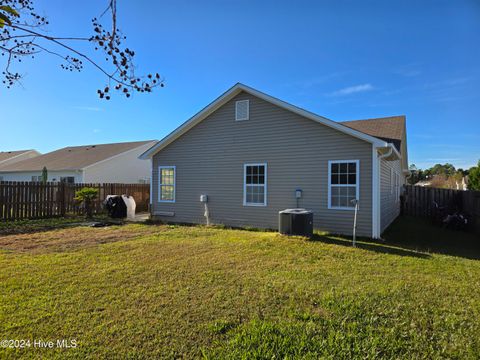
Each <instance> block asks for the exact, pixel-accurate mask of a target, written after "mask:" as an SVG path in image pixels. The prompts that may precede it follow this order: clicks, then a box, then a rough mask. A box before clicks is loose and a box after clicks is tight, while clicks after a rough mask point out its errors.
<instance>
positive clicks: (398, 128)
mask: <svg viewBox="0 0 480 360" xmlns="http://www.w3.org/2000/svg"><path fill="white" fill-rule="evenodd" d="M340 123H341V124H343V125H345V126H348V127H349V128H351V129H355V130H358V131H361V132H363V133H365V134H368V135H371V136H375V137H376V138H379V139H382V140H385V141H386V142H389V143H393V144H394V145H395V147H396V148H397V150H398V151H401V150H400V149H401V144H402V139H403V135H404V132H405V116H404V115H400V116H389V117H383V118H374V119H365V120H352V121H342V122H340Z"/></svg>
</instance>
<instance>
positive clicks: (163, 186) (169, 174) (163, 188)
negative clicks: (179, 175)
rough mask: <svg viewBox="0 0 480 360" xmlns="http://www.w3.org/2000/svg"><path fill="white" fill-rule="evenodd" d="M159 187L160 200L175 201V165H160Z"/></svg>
mask: <svg viewBox="0 0 480 360" xmlns="http://www.w3.org/2000/svg"><path fill="white" fill-rule="evenodd" d="M158 187H159V192H158V201H159V202H175V166H160V167H159V170H158Z"/></svg>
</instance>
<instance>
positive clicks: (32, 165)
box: [0, 140, 156, 172]
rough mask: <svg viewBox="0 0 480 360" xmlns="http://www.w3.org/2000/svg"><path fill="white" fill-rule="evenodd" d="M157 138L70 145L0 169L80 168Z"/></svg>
mask: <svg viewBox="0 0 480 360" xmlns="http://www.w3.org/2000/svg"><path fill="white" fill-rule="evenodd" d="M155 141H156V140H148V141H134V142H124V143H114V144H98V145H83V146H69V147H65V148H63V149H59V150H55V151H52V152H49V153H47V154H43V155H40V156H37V157H35V158H32V159H26V160H22V161H19V162H16V163H13V164H9V165H6V166H4V167H2V168H0V171H7V172H14V171H39V170H42V169H43V167H44V166H45V167H46V168H47V169H48V170H52V171H58V170H80V169H83V168H85V167H87V166H90V165H93V164H96V163H98V162H100V161H103V160H107V159H109V158H111V157H113V156H116V155H120V154H122V153H124V152H127V151H129V150H133V149H135V148H138V147H139V146H142V145H146V144H149V143H152V144H153V143H154V142H155Z"/></svg>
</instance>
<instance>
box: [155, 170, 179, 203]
mask: <svg viewBox="0 0 480 360" xmlns="http://www.w3.org/2000/svg"><path fill="white" fill-rule="evenodd" d="M162 169H173V200H162V191H161V189H160V187H161V186H162V183H161V182H160V178H161V175H160V171H161V170H162ZM176 198H177V167H176V166H175V165H161V166H159V167H158V202H159V203H174V202H175V200H176Z"/></svg>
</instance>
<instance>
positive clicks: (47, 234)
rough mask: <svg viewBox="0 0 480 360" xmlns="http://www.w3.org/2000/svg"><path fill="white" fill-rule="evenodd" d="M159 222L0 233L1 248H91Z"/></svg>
mask: <svg viewBox="0 0 480 360" xmlns="http://www.w3.org/2000/svg"><path fill="white" fill-rule="evenodd" d="M161 229H162V228H161V227H159V226H138V225H137V226H135V225H130V226H107V227H98V228H95V227H89V226H77V227H72V228H66V229H58V230H50V231H43V232H37V233H33V234H18V235H6V236H0V250H4V251H10V252H28V253H36V254H37V253H45V252H63V251H72V250H75V249H80V248H87V247H91V246H95V245H98V244H106V243H111V242H116V241H124V240H130V239H133V238H136V237H140V236H144V235H149V234H153V233H158V232H159V231H161Z"/></svg>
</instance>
